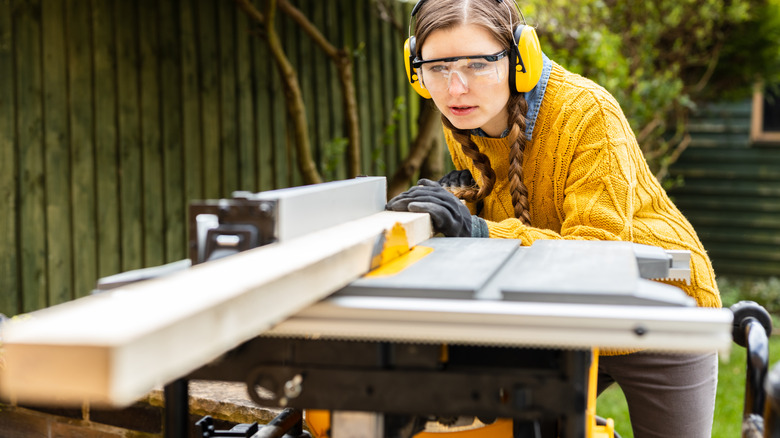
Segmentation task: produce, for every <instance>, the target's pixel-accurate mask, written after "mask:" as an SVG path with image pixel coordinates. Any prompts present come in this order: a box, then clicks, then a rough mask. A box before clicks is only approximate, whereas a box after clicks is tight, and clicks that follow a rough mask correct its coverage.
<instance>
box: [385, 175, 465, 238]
mask: <svg viewBox="0 0 780 438" xmlns="http://www.w3.org/2000/svg"><path fill="white" fill-rule="evenodd" d="M386 209H387V210H391V211H411V212H415V213H428V214H430V215H431V222H432V223H433V229H434V230H435V231H436V232H437V233H442V234H444V235H445V236H447V237H471V228H472V226H471V221H472V218H471V213H470V212H469V209H468V208H467V207H466V206H465V205H463V203H462V202H460V199H458V198H456V197H455V195H453V194H452V193H450V192H448V191H446V190H444V188H442V186H441V185H439V184H438V183H436V182H433V181H431V180H429V179H421V180H419V181H417V185H416V186H414V187H412V188H411V189H409V190H407V191H405V192H403V193H401V194H400V195H398V196H396V197H395V198H393V199H391V200H390V201H389V202H388V203H387V207H386Z"/></svg>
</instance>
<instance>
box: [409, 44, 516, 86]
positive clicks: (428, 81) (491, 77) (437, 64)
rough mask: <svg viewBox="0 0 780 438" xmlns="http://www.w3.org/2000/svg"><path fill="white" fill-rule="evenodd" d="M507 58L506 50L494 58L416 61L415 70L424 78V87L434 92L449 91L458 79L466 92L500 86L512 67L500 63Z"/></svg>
mask: <svg viewBox="0 0 780 438" xmlns="http://www.w3.org/2000/svg"><path fill="white" fill-rule="evenodd" d="M506 55H507V53H506V50H502V51H500V52H498V53H496V54H493V55H476V56H474V55H472V56H455V57H452V58H439V59H426V60H421V59H416V60H415V61H414V62H412V67H414V68H415V69H416V70H417V74H418V75H420V78H421V79H422V81H421V82H422V84H423V86H424V87H425V88H427V89H428V90H430V91H432V92H437V91H445V90H449V88H450V86H451V85H452V78H453V77H455V76H457V77H458V79H459V80H460V82H461V83H462V84H463V85H464V86H465V87H466V89H471V88H473V87H480V86H488V85H495V84H498V83H500V82H501V81H502V80H503V79H504V74H503V73H502V72H506V71H507V68H508V67H507V66H504V65H503V63H502V62H500V61H501V60H502V59H504V58H506ZM502 66H503V68H502Z"/></svg>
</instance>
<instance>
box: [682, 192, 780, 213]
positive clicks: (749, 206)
mask: <svg viewBox="0 0 780 438" xmlns="http://www.w3.org/2000/svg"><path fill="white" fill-rule="evenodd" d="M674 203H675V205H677V206H678V207H679V208H681V209H683V210H687V209H697V210H699V209H701V210H707V209H709V210H713V211H739V212H748V211H753V212H774V213H778V212H780V199H778V198H769V197H766V198H765V197H747V196H744V197H738V198H733V197H726V196H720V197H718V196H701V195H689V196H685V195H677V196H675V199H674Z"/></svg>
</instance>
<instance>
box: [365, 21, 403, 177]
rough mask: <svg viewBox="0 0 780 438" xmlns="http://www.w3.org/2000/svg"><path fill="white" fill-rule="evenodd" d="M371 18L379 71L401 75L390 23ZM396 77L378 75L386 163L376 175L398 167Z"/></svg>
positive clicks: (382, 145)
mask: <svg viewBox="0 0 780 438" xmlns="http://www.w3.org/2000/svg"><path fill="white" fill-rule="evenodd" d="M371 18H372V20H373V21H374V22H375V24H374V25H373V26H372V27H375V28H376V29H377V33H378V35H377V37H376V38H377V41H376V44H377V45H378V47H379V53H380V54H381V58H380V59H379V62H380V64H379V65H380V67H379V68H380V70H379V71H380V72H390V71H394V72H398V73H401V70H395V68H394V67H395V65H394V64H393V59H394V58H395V56H396V54H397V52H398V43H397V41H396V39H395V38H392V36H393V35H392V33H391V32H392V29H391V28H390V25H389V23H388V22H387V20H383V19H382V18H381V17H379V14H378V13H372V14H371ZM395 76H401V75H400V74H396V75H385V74H382V75H380V74H377V75H376V77H380V78H382V89H381V91H382V93H381V95H382V102H383V103H382V109H383V111H377V112H378V113H380V115H383V117H382V119H380V120H381V122H382V130H381V136H382V137H381V139H382V141H381V142H380V143H379V145H380V147H381V148H382V151H383V156H382V161H383V162H384V163H383V165H381V166H379V167H378V168H377V173H376V174H375V175H386V174H388V168H392V169H395V168H396V166H397V162H396V155H395V151H396V150H397V149H398V146H397V145H398V128H399V126H398V123H399V116H400V114H398V110H399V105H398V102H396V99H395V94H394V93H393V82H394V79H395Z"/></svg>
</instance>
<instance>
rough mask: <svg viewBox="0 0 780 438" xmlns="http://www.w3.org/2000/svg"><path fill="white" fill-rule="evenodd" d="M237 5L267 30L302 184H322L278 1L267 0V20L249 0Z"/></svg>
mask: <svg viewBox="0 0 780 438" xmlns="http://www.w3.org/2000/svg"><path fill="white" fill-rule="evenodd" d="M234 1H235V2H236V4H237V5H238V6H239V8H241V9H242V10H243V11H244V12H246V13H247V15H248V16H249V17H250V18H252V19H253V20H255V21H258V20H262V21H260V23H262V24H263V25H264V26H265V29H266V38H265V40H266V42H267V43H268V48H269V49H270V50H271V54H272V55H273V58H274V61H275V62H276V67H277V68H278V69H279V76H280V77H281V80H282V88H283V89H284V94H285V97H286V103H287V112H288V114H289V115H290V118H291V119H292V122H293V125H294V127H295V134H294V135H295V150H296V152H297V154H296V155H297V158H298V170H299V171H300V172H301V175H302V176H303V181H304V183H306V184H316V183H320V182H322V178H321V177H320V174H319V172H317V167H316V166H315V165H314V160H313V159H312V156H311V147H310V144H309V128H308V125H309V124H308V121H307V119H306V106H305V104H304V102H303V94H302V93H301V87H300V84H299V83H298V74H297V73H296V71H295V68H293V66H292V64H291V63H290V60H289V59H287V55H286V54H285V53H284V48H283V47H282V43H281V41H280V40H279V35H278V34H277V33H276V29H275V28H274V22H275V19H276V6H277V3H276V2H277V0H268V2H267V3H266V12H265V17H263V14H261V13H260V12H259V11H258V10H257V9H255V7H254V5H252V3H251V2H250V1H249V0H234Z"/></svg>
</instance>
